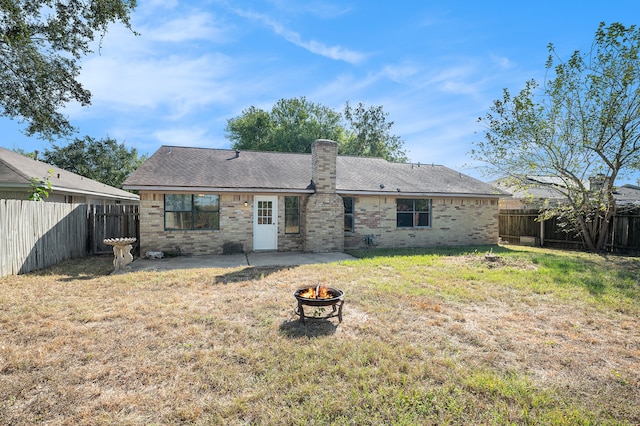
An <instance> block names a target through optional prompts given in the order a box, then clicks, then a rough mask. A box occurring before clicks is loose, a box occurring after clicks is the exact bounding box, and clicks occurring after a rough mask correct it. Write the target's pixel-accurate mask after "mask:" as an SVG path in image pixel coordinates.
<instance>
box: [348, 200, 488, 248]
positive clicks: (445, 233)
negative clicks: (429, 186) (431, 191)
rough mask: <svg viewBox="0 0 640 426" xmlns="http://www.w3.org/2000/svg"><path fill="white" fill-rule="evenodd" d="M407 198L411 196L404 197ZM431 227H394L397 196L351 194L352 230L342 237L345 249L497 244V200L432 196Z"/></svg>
mask: <svg viewBox="0 0 640 426" xmlns="http://www.w3.org/2000/svg"><path fill="white" fill-rule="evenodd" d="M405 198H410V197H405ZM431 219H432V226H431V227H430V228H397V227H396V198H395V197H382V196H359V197H354V233H353V234H348V235H346V236H345V243H344V244H345V248H347V249H349V248H366V247H367V244H366V242H365V237H366V236H367V235H372V236H373V243H374V245H373V247H388V248H393V247H431V246H463V245H483V244H497V242H498V203H497V200H489V199H474V198H433V199H432V216H431Z"/></svg>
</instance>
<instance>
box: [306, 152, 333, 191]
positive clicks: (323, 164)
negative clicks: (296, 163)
mask: <svg viewBox="0 0 640 426" xmlns="http://www.w3.org/2000/svg"><path fill="white" fill-rule="evenodd" d="M337 156H338V144H337V142H334V141H330V140H326V139H318V140H317V141H315V142H314V143H313V145H312V146H311V158H312V168H313V170H312V174H311V178H312V179H313V182H314V183H315V185H316V192H317V193H320V194H335V192H336V159H337Z"/></svg>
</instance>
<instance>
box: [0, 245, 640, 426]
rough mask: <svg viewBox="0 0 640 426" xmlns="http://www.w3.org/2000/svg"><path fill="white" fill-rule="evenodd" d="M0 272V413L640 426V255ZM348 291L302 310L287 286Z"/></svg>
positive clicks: (530, 252)
mask: <svg viewBox="0 0 640 426" xmlns="http://www.w3.org/2000/svg"><path fill="white" fill-rule="evenodd" d="M353 254H354V255H355V256H357V257H359V259H358V260H355V261H347V262H341V263H335V264H323V265H304V266H299V267H263V268H256V267H244V268H235V269H190V270H182V271H169V272H138V273H129V274H123V275H115V276H110V275H108V273H109V272H110V271H111V269H112V265H111V259H110V258H109V257H98V258H87V259H81V260H76V261H71V262H66V263H64V264H61V265H59V266H57V267H55V268H52V269H49V270H46V271H43V272H40V273H35V274H28V275H23V276H16V277H8V278H3V279H0V395H3V397H2V398H1V399H0V424H18V425H20V424H34V423H46V424H91V425H100V424H104V425H110V424H136V425H138V424H139V425H154V424H158V425H160V424H203V425H208V424H220V425H229V424H231V425H233V424H238V425H240V424H276V425H296V424H299V425H309V424H317V425H324V424H336V425H342V424H353V425H367V424H375V425H377V424H397V425H415V424H483V425H484V424H489V425H491V424H494V425H503V424H518V425H519V424H536V425H542V424H544V425H548V424H549V425H554V424H555V425H575V424H578V425H581V424H582V425H590V424H593V425H601V424H621V425H624V424H628V425H637V424H640V304H639V303H638V302H639V301H640V284H639V280H640V259H636V258H630V257H615V256H608V257H603V256H597V255H592V254H585V253H578V252H563V251H552V250H544V249H534V248H526V247H517V246H500V247H498V246H494V247H481V248H454V249H442V250H396V251H383V250H369V251H360V252H355V253H353ZM316 284H324V285H329V286H332V287H338V288H340V289H342V290H344V291H345V294H346V296H345V300H346V302H345V304H344V311H343V314H344V318H343V322H342V323H340V324H338V321H337V319H336V318H332V319H329V320H319V321H308V322H307V325H306V326H305V325H301V324H300V323H299V321H298V319H297V317H296V316H295V314H294V313H293V310H294V307H295V299H294V297H293V292H294V291H295V290H296V289H297V288H299V287H302V286H306V285H316Z"/></svg>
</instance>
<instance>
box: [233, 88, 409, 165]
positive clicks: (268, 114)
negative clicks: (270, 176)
mask: <svg viewBox="0 0 640 426" xmlns="http://www.w3.org/2000/svg"><path fill="white" fill-rule="evenodd" d="M387 116H388V114H387V113H385V112H384V111H383V109H382V106H377V107H370V108H368V109H367V108H366V107H365V105H364V104H362V103H360V104H358V106H357V107H356V108H352V107H351V106H350V105H349V103H348V102H347V104H346V106H345V111H344V119H343V115H342V114H341V113H340V112H337V111H335V110H332V109H331V108H328V107H326V106H323V105H321V104H317V103H313V102H309V101H308V100H307V99H306V98H305V97H301V98H292V99H281V100H279V101H278V102H277V103H276V104H275V105H274V106H273V108H272V109H271V111H265V110H263V109H260V108H256V107H254V106H251V107H249V108H248V109H245V110H243V111H242V114H241V115H240V116H238V117H234V118H231V119H229V120H228V121H227V127H226V129H225V132H226V136H227V138H228V139H229V140H230V141H231V143H232V144H231V146H232V148H235V149H248V150H256V151H280V152H311V145H312V144H313V142H314V141H315V140H316V139H331V140H334V141H336V142H338V144H339V145H338V149H339V152H340V154H344V155H356V156H369V157H383V158H386V159H388V160H391V161H407V156H406V154H405V152H404V151H403V150H402V145H403V141H402V140H401V139H400V138H399V137H398V136H395V135H392V134H391V132H390V131H391V127H392V126H393V122H387V121H386V118H387ZM345 120H346V121H345Z"/></svg>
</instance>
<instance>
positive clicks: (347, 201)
mask: <svg viewBox="0 0 640 426" xmlns="http://www.w3.org/2000/svg"><path fill="white" fill-rule="evenodd" d="M342 200H343V202H344V232H353V198H351V197H342Z"/></svg>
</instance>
